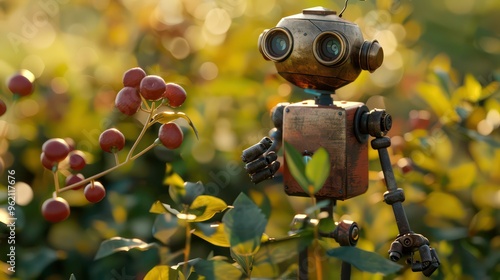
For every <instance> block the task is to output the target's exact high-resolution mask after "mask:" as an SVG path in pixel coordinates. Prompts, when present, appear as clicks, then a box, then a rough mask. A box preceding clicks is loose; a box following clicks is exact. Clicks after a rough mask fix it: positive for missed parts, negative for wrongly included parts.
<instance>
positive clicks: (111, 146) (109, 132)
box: [99, 128, 125, 153]
mask: <svg viewBox="0 0 500 280" xmlns="http://www.w3.org/2000/svg"><path fill="white" fill-rule="evenodd" d="M99 145H101V149H102V150H103V151H105V152H108V153H116V152H118V151H121V149H123V147H124V146H125V136H123V133H121V132H120V131H119V130H118V129H116V128H109V129H106V130H105V131H104V132H103V133H101V136H99Z"/></svg>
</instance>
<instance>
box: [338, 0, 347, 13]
mask: <svg viewBox="0 0 500 280" xmlns="http://www.w3.org/2000/svg"><path fill="white" fill-rule="evenodd" d="M347 2H349V0H345V3H344V8H343V9H342V11H340V14H339V17H342V14H343V13H344V12H345V9H347Z"/></svg>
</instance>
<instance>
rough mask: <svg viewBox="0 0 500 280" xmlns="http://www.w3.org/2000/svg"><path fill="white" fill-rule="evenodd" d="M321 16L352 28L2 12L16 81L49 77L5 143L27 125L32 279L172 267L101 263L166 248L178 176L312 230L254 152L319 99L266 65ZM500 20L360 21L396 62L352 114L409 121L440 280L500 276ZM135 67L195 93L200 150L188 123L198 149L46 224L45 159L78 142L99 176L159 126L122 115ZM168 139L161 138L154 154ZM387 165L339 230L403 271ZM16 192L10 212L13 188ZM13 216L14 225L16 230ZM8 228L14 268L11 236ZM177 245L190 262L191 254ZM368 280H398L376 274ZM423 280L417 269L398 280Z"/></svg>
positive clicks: (59, 4) (383, 2) (125, 7)
mask: <svg viewBox="0 0 500 280" xmlns="http://www.w3.org/2000/svg"><path fill="white" fill-rule="evenodd" d="M313 6H324V7H327V8H330V9H333V10H337V11H339V10H340V9H341V8H342V6H343V1H322V0H307V1H292V0H265V1H264V0H252V1H250V0H169V1H159V0H142V1H132V0H104V1H97V0H87V1H83V0H75V1H68V0H22V1H13V0H4V1H1V2H0V32H1V34H2V36H1V37H0V49H1V50H2V52H1V55H0V77H2V80H5V79H7V78H8V77H9V76H10V75H12V74H14V73H15V72H17V71H18V70H19V69H28V70H29V71H31V72H32V73H33V74H34V75H35V77H36V82H35V84H36V90H35V93H34V94H33V95H31V96H30V97H28V98H23V99H22V100H20V101H19V102H18V103H17V104H16V105H15V107H12V106H9V105H11V104H12V96H11V94H10V93H9V92H8V89H7V88H6V86H5V83H2V85H1V86H0V87H1V98H2V99H3V100H5V102H6V103H7V105H8V106H9V108H8V112H9V113H8V114H7V115H6V116H3V117H2V118H0V124H1V126H3V127H5V126H6V123H8V124H9V127H8V130H7V134H6V136H5V137H4V138H3V139H2V140H1V142H0V154H1V157H2V159H3V161H4V165H5V170H7V169H13V170H15V171H16V180H17V181H18V182H25V183H26V185H22V184H20V185H17V199H18V207H17V212H16V214H17V217H18V220H17V222H16V226H17V227H16V256H17V259H16V261H17V262H16V268H17V273H16V275H15V277H16V278H17V279H68V278H69V276H70V274H71V273H74V274H75V276H76V278H77V279H129V278H130V279H132V278H133V277H137V279H141V276H144V274H145V273H146V272H147V271H148V270H149V269H151V268H152V267H153V266H154V265H155V264H157V263H158V262H159V259H158V252H154V250H152V251H148V252H132V251H131V252H128V253H123V254H121V253H119V254H115V255H113V256H112V257H108V258H104V259H101V260H98V261H93V258H94V255H95V253H96V250H97V248H98V246H99V244H100V242H101V241H102V240H104V239H107V238H110V237H113V236H123V237H128V238H133V237H137V238H140V239H142V240H146V241H153V240H154V239H153V238H152V236H151V226H152V224H153V221H154V219H155V215H153V214H150V213H149V212H148V210H149V208H150V206H151V204H152V203H153V202H154V201H156V200H161V201H169V198H168V188H167V187H166V186H164V185H163V178H164V175H165V163H166V162H168V163H169V166H170V167H171V168H172V169H173V171H174V172H177V173H178V174H180V175H181V177H182V178H183V179H184V180H186V181H192V182H195V181H198V180H201V181H203V182H204V184H205V185H206V186H207V187H208V191H207V193H208V194H210V195H216V196H218V197H221V198H223V199H225V200H226V201H227V202H228V203H231V202H232V201H233V200H234V198H235V197H236V196H237V195H238V194H239V193H240V192H241V191H244V192H247V193H249V194H250V196H251V197H253V199H254V200H255V201H256V202H258V203H260V204H261V205H264V204H266V203H267V204H268V205H269V206H268V207H270V209H271V211H270V221H269V223H268V226H267V228H266V233H267V234H268V235H270V236H276V237H278V236H283V235H286V233H287V231H288V229H289V223H290V221H291V220H292V218H293V216H294V214H295V213H299V212H300V211H302V210H303V209H304V208H305V207H307V205H308V203H309V202H310V201H309V200H308V199H302V198H289V197H287V196H285V194H284V192H283V191H282V186H281V181H280V179H281V178H280V176H277V177H276V178H275V180H273V181H269V182H266V183H261V184H259V185H257V186H254V185H253V184H251V183H250V182H249V180H248V178H247V176H246V174H245V172H244V170H243V164H241V162H240V153H241V151H242V150H243V149H244V148H246V147H248V146H250V145H252V144H254V143H256V142H258V141H259V140H260V139H261V138H262V137H263V136H265V135H267V132H268V130H269V129H270V128H271V121H270V118H269V110H270V109H271V108H272V107H273V106H274V105H275V104H277V103H278V102H284V101H286V102H295V101H299V100H302V99H306V98H310V97H309V96H307V95H306V94H305V93H303V92H302V91H301V90H300V89H297V88H295V87H293V86H291V85H290V84H288V83H287V82H285V81H284V80H283V79H282V78H280V77H279V76H278V75H277V74H276V72H275V69H274V66H273V64H272V63H270V62H267V61H265V60H264V59H263V58H262V57H261V55H260V53H259V51H258V49H257V38H258V36H259V34H260V33H261V32H262V30H264V29H266V28H271V27H274V26H275V24H276V23H277V22H278V21H279V19H281V18H282V17H284V16H288V15H292V14H296V13H300V12H301V10H302V9H303V8H307V7H313ZM499 12H500V2H498V1H497V0H484V1H481V3H480V4H479V3H478V2H477V1H468V0H443V1H430V0H422V1H397V0H378V1H363V2H360V1H351V2H350V3H349V6H348V8H347V10H346V12H345V13H344V16H343V17H344V18H345V19H347V20H350V21H354V22H356V23H357V24H358V25H359V26H360V27H361V28H362V30H363V32H364V36H365V38H366V39H369V40H371V39H377V40H379V42H380V44H381V45H382V46H383V48H384V52H385V61H384V64H383V65H382V67H381V68H380V69H378V70H377V71H376V72H375V73H373V74H368V73H362V74H361V76H360V77H359V78H358V79H357V81H356V82H354V83H352V84H350V85H348V86H346V87H345V88H342V89H340V90H339V91H338V92H337V95H336V98H337V99H346V100H352V101H362V102H365V103H367V105H368V106H369V107H370V108H374V107H378V108H380V107H384V108H386V109H387V110H388V112H389V113H391V114H392V115H393V117H394V120H395V126H394V128H393V130H392V131H391V134H390V136H391V137H392V139H393V147H392V149H391V153H392V159H393V161H394V164H395V166H398V167H399V168H396V169H395V172H396V175H397V178H398V181H399V185H400V187H403V188H404V189H405V192H406V197H407V200H406V202H405V207H406V209H407V213H408V215H409V220H410V223H411V225H412V229H413V230H415V231H416V232H419V233H422V234H424V235H426V236H427V237H428V238H429V239H430V240H431V242H432V244H431V245H432V246H433V247H435V248H436V249H437V251H438V253H439V255H440V257H441V261H442V266H441V268H440V269H439V270H438V273H436V275H435V276H433V278H435V279H498V277H500V265H499V263H500V253H499V252H500V235H499V234H500V228H499V225H500V215H499V213H500V188H499V183H500V175H499V174H500V149H499V147H500V145H499V143H500V142H499V141H500V140H499V130H498V126H499V125H500V94H499V93H500V92H499V86H498V81H499V79H500V68H499V66H498V65H500V25H498V14H499ZM135 66H140V67H142V68H144V69H145V70H146V71H147V72H148V74H157V75H160V76H162V77H163V78H164V79H165V81H167V82H176V83H179V84H181V85H182V86H183V87H185V89H186V90H187V92H188V100H187V102H186V103H185V104H184V105H183V107H181V108H180V110H181V111H183V112H185V113H186V114H188V115H189V116H190V117H191V119H192V120H193V122H194V124H195V125H196V127H197V129H198V131H199V134H200V139H199V140H196V138H195V137H194V135H193V133H192V132H190V131H189V129H188V127H187V126H186V124H184V126H185V128H186V130H185V133H186V140H185V142H184V144H183V145H182V147H181V148H180V150H178V151H168V150H165V149H157V150H154V151H153V152H150V153H148V154H146V155H145V156H143V157H141V158H139V159H138V160H136V161H135V162H134V163H133V164H130V165H128V166H126V167H124V168H122V169H120V170H118V171H116V172H113V173H112V174H110V175H109V176H106V177H105V178H104V180H103V183H104V185H105V186H106V187H107V189H108V196H107V197H106V199H105V200H104V201H103V202H101V203H99V204H97V205H87V204H86V202H85V199H84V198H83V195H82V194H81V193H79V192H67V193H64V194H63V197H65V198H66V199H67V200H68V201H69V202H70V204H71V205H72V214H71V216H70V218H69V219H68V220H66V221H64V222H62V223H59V224H49V223H47V222H45V221H44V220H43V218H42V216H41V214H40V206H41V203H42V202H43V201H44V200H45V199H46V198H47V197H49V196H50V195H51V192H52V191H53V188H54V186H53V183H52V181H51V174H49V173H48V172H47V171H45V170H44V169H43V168H42V166H41V165H40V163H39V155H40V151H41V145H42V143H43V142H44V141H45V140H47V139H48V138H53V137H62V138H65V137H69V138H72V139H73V140H74V141H75V143H76V147H77V148H78V149H81V150H83V151H85V152H86V153H87V155H88V157H89V159H90V160H89V161H90V162H91V164H89V165H88V166H87V167H86V168H85V169H84V172H83V173H84V175H86V176H90V175H92V174H95V173H97V172H99V171H101V170H104V169H105V168H107V167H109V166H111V164H112V163H113V158H112V157H110V156H109V155H107V154H103V153H102V152H101V151H100V149H99V145H98V137H99V134H100V133H101V132H102V131H103V130H104V129H106V128H108V127H117V128H119V129H120V130H121V131H122V132H124V134H125V136H126V137H127V140H128V142H129V143H132V141H133V140H134V137H136V136H137V135H138V133H139V130H140V127H141V126H140V125H138V120H137V118H132V117H126V118H125V117H123V116H122V115H121V114H119V113H118V112H117V111H116V110H115V109H114V106H113V104H114V97H115V95H116V93H117V92H118V91H119V90H120V88H121V87H122V85H121V78H122V74H123V72H124V71H126V70H127V69H129V68H131V67H135ZM155 138H156V132H155V131H154V130H151V132H150V133H149V134H147V135H146V137H145V140H144V142H143V143H144V146H145V145H147V144H148V142H149V143H150V142H151V141H153V140H154V139H155ZM371 160H372V161H371V170H372V171H371V174H370V178H371V185H370V188H369V191H368V193H367V194H365V195H362V196H359V197H356V198H354V199H351V200H348V201H343V202H339V203H338V207H337V209H336V219H340V218H341V217H342V218H350V219H352V220H355V221H356V222H357V223H358V224H359V225H360V227H361V230H362V233H361V240H360V242H359V243H358V246H359V247H361V248H363V249H367V250H371V251H375V252H377V253H379V254H381V255H383V256H386V254H387V250H388V248H389V245H390V243H391V242H392V241H393V239H394V238H395V236H396V235H397V228H396V224H395V221H394V217H393V214H392V210H391V208H390V207H389V206H387V205H385V203H383V201H382V194H383V192H384V191H385V187H384V185H383V182H382V181H381V179H380V177H379V170H380V168H379V163H378V159H377V157H376V154H375V153H372V154H371ZM2 178H3V179H2V182H0V189H1V190H2V191H1V195H0V203H1V204H3V205H4V206H5V205H6V203H7V198H6V188H7V179H6V172H5V171H4V172H3V175H2ZM6 217H7V213H6V211H5V210H4V208H2V210H0V220H2V221H4V222H5V221H6ZM0 228H1V230H2V231H1V235H0V236H1V239H0V242H1V243H0V244H1V246H0V255H1V256H3V257H1V258H0V259H1V260H5V258H6V257H5V256H6V254H7V253H8V252H7V246H6V237H7V234H8V228H6V227H5V226H3V225H2V226H1V227H0ZM174 241H176V242H177V244H178V246H179V248H181V247H182V242H183V240H182V238H181V239H179V240H174ZM195 242H196V240H195ZM197 242H198V243H197V245H194V246H193V249H192V250H193V255H195V256H201V257H206V255H207V253H208V252H209V251H210V250H211V249H209V247H208V245H207V244H206V243H203V242H202V241H200V240H197ZM173 243H175V242H173ZM216 252H217V251H216ZM226 253H227V252H226ZM221 254H224V252H221ZM337 264H338V263H337ZM332 267H333V268H334V269H336V271H337V272H338V271H339V270H338V267H339V266H337V267H335V265H333V266H332ZM1 268H2V274H0V279H3V278H8V277H9V276H8V275H7V274H6V272H7V268H8V265H7V264H5V263H2V264H1ZM125 276H127V277H129V278H124V277H125ZM132 276H133V277H132ZM119 277H122V278H119ZM131 277H132V278H131ZM356 277H357V278H356V279H382V278H383V277H382V276H380V275H372V274H366V273H360V272H357V274H356ZM421 277H423V276H421V275H420V274H416V273H412V272H411V271H408V270H405V271H402V272H401V274H400V275H392V276H389V277H386V278H397V279H420V278H421ZM134 279H135V278H134Z"/></svg>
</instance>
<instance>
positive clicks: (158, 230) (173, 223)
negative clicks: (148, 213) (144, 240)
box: [152, 213, 180, 244]
mask: <svg viewBox="0 0 500 280" xmlns="http://www.w3.org/2000/svg"><path fill="white" fill-rule="evenodd" d="M179 228H180V227H179V221H178V219H177V216H174V215H172V214H170V213H165V214H163V215H158V216H156V219H155V221H154V224H153V228H152V232H153V236H154V238H156V239H158V240H159V241H161V242H162V243H163V244H168V241H169V240H170V238H171V237H172V235H174V234H175V233H176V232H177V231H178V230H179Z"/></svg>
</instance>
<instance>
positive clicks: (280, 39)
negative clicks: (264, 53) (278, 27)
mask: <svg viewBox="0 0 500 280" xmlns="http://www.w3.org/2000/svg"><path fill="white" fill-rule="evenodd" d="M287 47H288V40H287V37H286V36H285V35H284V34H281V33H278V34H276V35H275V36H274V37H272V38H271V52H272V53H273V54H276V55H277V56H282V55H283V54H285V53H286V49H287Z"/></svg>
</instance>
